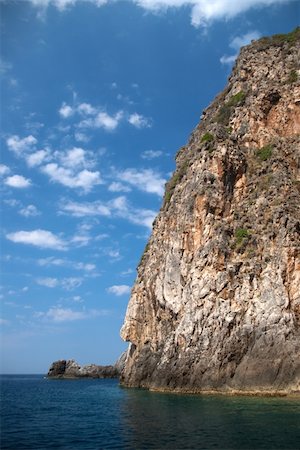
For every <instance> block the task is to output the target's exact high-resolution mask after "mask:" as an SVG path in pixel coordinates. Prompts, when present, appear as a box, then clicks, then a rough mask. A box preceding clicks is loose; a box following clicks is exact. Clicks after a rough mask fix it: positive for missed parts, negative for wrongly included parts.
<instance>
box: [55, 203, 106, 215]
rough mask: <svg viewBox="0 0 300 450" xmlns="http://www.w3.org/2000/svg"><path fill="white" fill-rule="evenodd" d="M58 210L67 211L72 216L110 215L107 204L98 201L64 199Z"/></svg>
mask: <svg viewBox="0 0 300 450" xmlns="http://www.w3.org/2000/svg"><path fill="white" fill-rule="evenodd" d="M60 210H61V211H63V212H66V213H69V214H71V215H72V216H74V217H89V216H110V215H111V211H110V208H109V206H107V205H105V204H103V203H102V202H100V201H95V202H73V201H64V202H62V203H61V205H60Z"/></svg>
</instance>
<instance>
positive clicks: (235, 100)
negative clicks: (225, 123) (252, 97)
mask: <svg viewBox="0 0 300 450" xmlns="http://www.w3.org/2000/svg"><path fill="white" fill-rule="evenodd" d="M245 98H246V95H245V92H244V91H240V92H238V93H237V94H235V95H233V96H232V97H231V98H230V99H229V100H228V102H227V105H228V106H238V105H242V104H243V103H244V101H245Z"/></svg>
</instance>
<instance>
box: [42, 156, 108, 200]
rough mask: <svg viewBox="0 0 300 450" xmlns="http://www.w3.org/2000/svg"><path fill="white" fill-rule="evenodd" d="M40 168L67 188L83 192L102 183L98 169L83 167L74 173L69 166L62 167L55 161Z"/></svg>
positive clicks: (52, 179)
mask: <svg viewBox="0 0 300 450" xmlns="http://www.w3.org/2000/svg"><path fill="white" fill-rule="evenodd" d="M41 170H42V172H44V173H45V174H47V175H48V176H49V177H50V179H51V181H53V182H56V183H60V184H62V185H64V186H67V187H69V188H80V189H82V190H83V191H84V192H85V193H87V192H90V191H91V190H92V188H93V187H94V186H96V185H98V184H102V180H101V177H100V172H98V171H97V172H91V171H90V170H86V169H84V170H82V171H80V172H78V173H74V171H73V170H72V169H71V168H64V167H61V166H58V164H56V163H50V164H47V165H46V166H43V167H42V169H41Z"/></svg>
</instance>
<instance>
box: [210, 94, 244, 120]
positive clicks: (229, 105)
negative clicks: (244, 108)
mask: <svg viewBox="0 0 300 450" xmlns="http://www.w3.org/2000/svg"><path fill="white" fill-rule="evenodd" d="M245 98H246V94H245V92H244V91H240V92H238V93H237V94H235V95H233V96H232V97H230V99H229V100H228V102H226V103H224V105H223V106H221V108H220V109H219V112H218V114H217V116H216V121H217V122H218V123H220V124H223V125H228V122H229V119H230V116H231V114H232V110H233V108H235V107H236V106H241V105H243V104H244V102H245Z"/></svg>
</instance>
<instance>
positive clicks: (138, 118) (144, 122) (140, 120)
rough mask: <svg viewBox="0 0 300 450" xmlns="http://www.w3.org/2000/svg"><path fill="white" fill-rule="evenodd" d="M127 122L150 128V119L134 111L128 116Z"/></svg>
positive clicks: (138, 126) (135, 125)
mask: <svg viewBox="0 0 300 450" xmlns="http://www.w3.org/2000/svg"><path fill="white" fill-rule="evenodd" d="M128 122H129V123H130V124H131V125H133V126H134V127H135V128H139V129H140V128H150V127H151V121H150V119H147V118H146V117H144V116H142V115H141V114H138V113H134V114H131V115H130V116H129V118H128Z"/></svg>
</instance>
